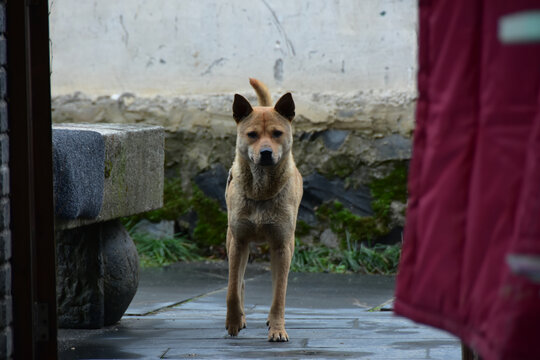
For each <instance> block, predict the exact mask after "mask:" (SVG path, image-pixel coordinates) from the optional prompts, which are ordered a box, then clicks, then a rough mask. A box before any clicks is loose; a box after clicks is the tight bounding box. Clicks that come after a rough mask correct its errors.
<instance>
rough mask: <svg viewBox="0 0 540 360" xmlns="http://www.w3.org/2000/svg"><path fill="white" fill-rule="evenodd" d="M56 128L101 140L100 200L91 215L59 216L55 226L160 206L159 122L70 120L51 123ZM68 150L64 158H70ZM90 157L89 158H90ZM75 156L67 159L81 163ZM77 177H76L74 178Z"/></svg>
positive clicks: (75, 224) (161, 143) (74, 164)
mask: <svg viewBox="0 0 540 360" xmlns="http://www.w3.org/2000/svg"><path fill="white" fill-rule="evenodd" d="M55 130H62V131H64V134H65V130H68V131H69V130H73V133H74V135H75V134H81V132H85V131H88V132H93V133H98V134H100V135H101V137H102V139H103V142H104V164H103V172H104V174H103V179H104V180H103V202H102V206H101V210H100V212H99V214H98V215H97V216H96V217H94V218H85V217H78V218H76V219H66V218H60V217H59V216H58V214H57V217H56V228H57V230H62V229H69V228H75V227H79V226H83V225H88V224H91V223H95V222H100V221H106V220H111V219H115V218H119V217H124V216H129V215H134V214H138V213H141V212H146V211H149V210H153V209H157V208H160V207H161V206H163V177H164V136H165V135H164V130H163V128H162V127H160V126H152V125H139V124H106V123H103V124H71V123H62V124H55V125H53V131H55ZM70 157H71V156H70V154H67V155H66V158H70ZM89 160H90V159H89ZM84 161H85V160H84V159H81V158H80V156H78V157H77V158H76V159H75V161H71V162H66V163H67V164H68V166H70V167H72V168H74V169H75V170H74V171H73V172H75V173H76V172H77V171H76V170H77V169H76V168H78V167H83V165H84V164H82V163H83V162H84ZM73 180H74V181H77V179H76V177H75V178H74V179H73Z"/></svg>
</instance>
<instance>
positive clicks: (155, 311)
mask: <svg viewBox="0 0 540 360" xmlns="http://www.w3.org/2000/svg"><path fill="white" fill-rule="evenodd" d="M261 276H263V275H257V276H255V277H252V278H250V279H245V281H246V282H251V281H253V280H256V279H257V278H259V277H261ZM224 290H227V286H224V287H221V288H219V289H216V290H212V291H209V292H206V293H204V294H200V295H196V296H193V297H191V298H189V299H185V300H181V301H178V302H176V303H174V304H170V305H167V306H164V307H162V308H159V309H156V310H152V311H148V312H146V313H142V314H133V313H131V314H125V315H124V316H125V317H143V316H151V315H155V314H158V313H160V312H163V311H167V310H169V309H172V308H174V307H178V306H180V305H183V304H186V303H189V302H191V301H194V300H198V299H201V298H203V297H205V296H209V295H214V294H217V293H218V292H220V291H224Z"/></svg>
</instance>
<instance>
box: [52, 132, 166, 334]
mask: <svg viewBox="0 0 540 360" xmlns="http://www.w3.org/2000/svg"><path fill="white" fill-rule="evenodd" d="M163 146H164V132H163V129H162V128H161V127H159V126H145V125H127V124H57V125H54V126H53V159H54V173H53V174H54V194H55V216H56V221H55V229H56V242H57V258H58V261H57V262H58V266H57V296H58V321H59V326H60V327H62V328H100V327H102V326H106V325H111V324H114V323H116V322H117V321H118V320H120V318H121V317H122V315H123V314H124V312H125V310H126V309H127V307H128V305H129V303H130V302H131V300H132V298H133V296H134V295H135V292H136V290H137V286H138V281H139V261H138V255H137V250H136V248H135V245H134V244H133V241H132V240H131V238H130V237H129V234H128V233H127V231H126V230H125V228H124V227H123V225H122V224H121V223H120V221H119V218H120V217H123V216H129V215H134V214H137V213H141V212H145V211H149V210H152V209H156V208H159V207H161V206H162V205H163V174H164V172H163V163H164V149H163Z"/></svg>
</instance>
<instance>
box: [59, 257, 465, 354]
mask: <svg viewBox="0 0 540 360" xmlns="http://www.w3.org/2000/svg"><path fill="white" fill-rule="evenodd" d="M394 282H395V279H394V277H389V276H374V275H358V274H344V275H339V274H305V273H291V274H290V276H289V287H288V293H287V308H286V315H285V316H286V319H285V320H286V323H287V325H286V327H287V332H288V334H289V336H290V338H291V340H290V341H289V342H287V343H269V342H268V341H267V340H266V336H267V330H266V325H265V322H266V316H267V314H268V310H269V306H270V303H271V279H270V273H269V271H268V267H267V266H265V265H260V264H257V265H256V264H250V265H248V270H247V272H246V299H245V303H246V315H247V329H244V330H242V331H241V332H240V334H239V336H238V337H236V338H231V337H229V336H228V335H227V332H226V330H225V312H226V306H225V295H226V286H227V265H226V263H224V262H220V263H191V264H186V263H179V264H175V265H172V266H169V267H166V268H163V269H145V270H144V271H142V272H141V281H140V285H139V290H138V292H137V295H136V296H135V298H134V299H133V302H132V304H131V305H130V307H129V309H128V311H127V312H126V315H124V317H123V318H122V320H121V321H120V322H119V323H118V324H116V325H115V326H111V327H108V328H105V329H99V330H66V329H62V330H60V332H59V349H60V359H240V358H246V359H271V358H283V359H341V358H343V359H365V360H391V359H407V360H409V359H412V360H414V359H440V360H454V359H455V360H459V359H461V348H460V342H459V340H458V339H456V338H455V337H452V336H450V335H448V334H447V333H444V332H442V331H439V330H436V329H433V328H430V327H427V326H423V325H419V324H415V323H413V322H411V321H409V320H407V319H404V318H400V317H396V316H394V315H393V314H392V312H391V311H369V310H370V309H372V308H374V307H376V306H378V305H381V304H383V303H385V302H388V300H390V299H391V298H392V296H393V291H394Z"/></svg>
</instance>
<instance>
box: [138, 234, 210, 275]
mask: <svg viewBox="0 0 540 360" xmlns="http://www.w3.org/2000/svg"><path fill="white" fill-rule="evenodd" d="M131 237H132V238H133V241H134V242H135V246H136V247H137V252H138V253H139V259H140V263H141V266H142V267H154V266H165V265H168V264H171V263H174V262H178V261H196V260H201V259H202V257H201V256H200V251H199V249H198V248H197V246H196V245H195V244H193V243H190V242H188V241H187V240H186V239H184V238H180V237H167V238H163V239H156V238H153V237H152V236H149V235H147V234H143V233H132V234H131Z"/></svg>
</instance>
